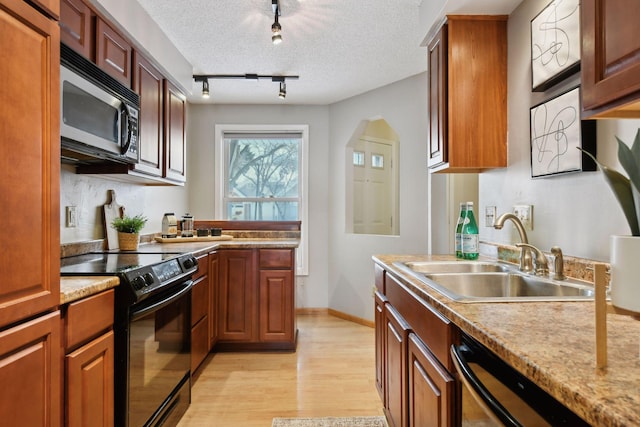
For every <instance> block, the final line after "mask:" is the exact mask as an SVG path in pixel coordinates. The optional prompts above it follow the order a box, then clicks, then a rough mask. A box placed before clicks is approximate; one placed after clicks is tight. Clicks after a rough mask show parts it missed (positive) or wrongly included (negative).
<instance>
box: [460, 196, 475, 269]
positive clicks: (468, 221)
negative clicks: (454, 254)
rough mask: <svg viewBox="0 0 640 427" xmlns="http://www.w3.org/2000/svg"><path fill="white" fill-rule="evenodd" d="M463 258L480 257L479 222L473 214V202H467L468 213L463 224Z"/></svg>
mask: <svg viewBox="0 0 640 427" xmlns="http://www.w3.org/2000/svg"><path fill="white" fill-rule="evenodd" d="M461 240H462V258H464V259H478V253H479V248H480V239H479V237H478V224H477V223H476V218H475V216H474V215H473V202H467V208H466V214H465V217H464V222H463V224H462V235H461Z"/></svg>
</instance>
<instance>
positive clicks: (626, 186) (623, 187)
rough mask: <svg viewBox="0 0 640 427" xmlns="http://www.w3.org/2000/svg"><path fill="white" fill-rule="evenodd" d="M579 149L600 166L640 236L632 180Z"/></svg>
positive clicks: (630, 222) (632, 227) (634, 233)
mask: <svg viewBox="0 0 640 427" xmlns="http://www.w3.org/2000/svg"><path fill="white" fill-rule="evenodd" d="M578 150H580V151H582V152H583V153H585V154H586V155H587V156H589V157H591V159H592V160H593V161H594V162H596V164H597V165H598V166H599V167H600V169H601V170H602V172H603V174H604V177H605V179H606V181H607V183H608V184H609V186H610V187H611V189H612V190H613V194H614V195H615V196H616V198H617V199H618V202H619V203H620V206H621V207H622V212H623V213H624V216H625V217H626V218H627V222H628V223H629V228H631V234H632V235H634V236H640V227H639V226H638V216H637V215H636V208H635V204H634V203H633V193H632V191H631V181H630V180H629V178H627V177H626V176H624V175H622V174H621V173H619V172H616V171H615V170H613V169H610V168H608V167H607V166H605V165H603V164H601V163H600V162H598V160H597V159H596V158H595V156H593V155H592V154H591V153H589V152H588V151H585V150H583V149H582V148H580V147H578Z"/></svg>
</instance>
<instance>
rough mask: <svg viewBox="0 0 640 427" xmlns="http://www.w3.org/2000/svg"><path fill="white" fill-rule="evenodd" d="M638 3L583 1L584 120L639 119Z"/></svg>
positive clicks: (639, 7) (639, 53)
mask: <svg viewBox="0 0 640 427" xmlns="http://www.w3.org/2000/svg"><path fill="white" fill-rule="evenodd" d="M638 16H640V2H638V1H637V0H617V1H605V0H583V1H582V5H581V31H582V58H581V79H582V83H581V85H582V109H583V114H582V117H583V118H637V117H640V26H638V22H637V21H638V20H637V17H638Z"/></svg>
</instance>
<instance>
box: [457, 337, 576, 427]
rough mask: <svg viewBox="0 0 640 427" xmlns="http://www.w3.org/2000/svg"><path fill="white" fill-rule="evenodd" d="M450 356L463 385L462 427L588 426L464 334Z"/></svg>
mask: <svg viewBox="0 0 640 427" xmlns="http://www.w3.org/2000/svg"><path fill="white" fill-rule="evenodd" d="M451 356H452V360H453V364H454V366H455V368H456V371H457V374H458V378H459V379H460V381H461V382H462V384H463V387H462V405H461V412H462V414H461V419H462V423H461V425H462V426H463V427H473V426H482V427H487V426H510V427H515V426H523V425H526V426H587V425H588V424H587V423H585V422H584V421H583V420H582V419H580V418H579V417H578V416H577V415H575V414H574V413H573V412H571V411H570V410H569V409H567V408H566V407H565V406H564V405H562V404H561V403H560V402H558V401H557V400H555V398H553V397H552V396H551V395H549V394H547V393H546V392H545V391H544V390H542V389H541V388H539V387H538V386H537V385H536V384H534V383H533V382H531V381H530V380H529V379H527V378H526V377H524V376H523V375H522V374H520V373H519V372H518V371H516V370H515V369H514V368H512V367H511V366H509V365H508V364H507V363H505V362H504V361H502V360H501V359H500V358H498V357H497V356H495V355H494V354H493V353H492V352H491V351H490V350H488V349H487V348H486V347H484V346H483V345H481V344H480V343H478V342H477V341H475V340H474V339H473V338H471V337H469V336H468V335H466V334H462V338H461V344H460V345H458V346H456V345H453V346H451Z"/></svg>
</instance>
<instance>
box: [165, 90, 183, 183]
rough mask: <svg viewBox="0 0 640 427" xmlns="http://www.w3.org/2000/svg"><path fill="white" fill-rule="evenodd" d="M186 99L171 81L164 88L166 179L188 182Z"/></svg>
mask: <svg viewBox="0 0 640 427" xmlns="http://www.w3.org/2000/svg"><path fill="white" fill-rule="evenodd" d="M185 117H186V99H185V96H184V95H183V94H182V92H180V90H179V89H178V88H177V87H176V86H175V85H173V84H172V83H171V82H170V81H168V80H165V86H164V126H165V129H164V139H165V145H164V149H165V153H164V177H165V178H168V179H171V180H174V181H178V182H185V181H186V180H187V155H186V154H187V144H186V140H185V124H186V123H185Z"/></svg>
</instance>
